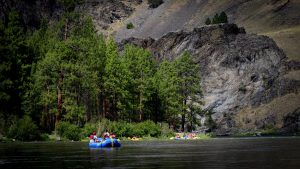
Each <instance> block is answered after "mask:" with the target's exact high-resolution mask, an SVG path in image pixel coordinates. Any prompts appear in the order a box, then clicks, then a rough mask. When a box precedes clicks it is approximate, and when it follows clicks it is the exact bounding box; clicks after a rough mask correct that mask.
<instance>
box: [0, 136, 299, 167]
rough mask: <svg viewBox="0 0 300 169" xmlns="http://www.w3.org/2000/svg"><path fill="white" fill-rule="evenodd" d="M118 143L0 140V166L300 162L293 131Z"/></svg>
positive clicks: (266, 164) (287, 164) (293, 164)
mask: <svg viewBox="0 0 300 169" xmlns="http://www.w3.org/2000/svg"><path fill="white" fill-rule="evenodd" d="M121 143H122V147H121V148H104V149H89V148H88V146H87V143H83V142H70V143H62V142H58V143H53V142H52V143H51V142H50V143H49V142H32V143H1V144H0V168H1V169H10V168H45V169H58V168H70V169H71V168H72V169H76V168H78V169H79V168H88V169H93V168H170V169H176V168H193V169H196V168H197V169H198V168H199V169H205V168H208V169H212V168H217V169H227V168H228V169H233V168H242V169H258V168H263V169H299V168H300V138H297V137H275V138H272V137H269V138H216V139H209V140H195V141H175V140H173V141H137V142H121Z"/></svg>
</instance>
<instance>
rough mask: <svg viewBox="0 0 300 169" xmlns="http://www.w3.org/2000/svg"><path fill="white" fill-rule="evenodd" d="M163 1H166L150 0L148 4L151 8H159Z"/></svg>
mask: <svg viewBox="0 0 300 169" xmlns="http://www.w3.org/2000/svg"><path fill="white" fill-rule="evenodd" d="M162 3H164V1H163V0H148V4H149V7H150V8H157V7H158V6H159V5H161V4H162Z"/></svg>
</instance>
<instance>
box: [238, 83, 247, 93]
mask: <svg viewBox="0 0 300 169" xmlns="http://www.w3.org/2000/svg"><path fill="white" fill-rule="evenodd" d="M239 91H240V92H242V93H246V92H247V88H246V85H244V84H241V86H240V87H239Z"/></svg>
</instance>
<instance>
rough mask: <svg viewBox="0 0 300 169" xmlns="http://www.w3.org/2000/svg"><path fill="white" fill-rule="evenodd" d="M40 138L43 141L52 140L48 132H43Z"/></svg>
mask: <svg viewBox="0 0 300 169" xmlns="http://www.w3.org/2000/svg"><path fill="white" fill-rule="evenodd" d="M40 140H42V141H50V138H49V134H47V133H42V134H41V135H40Z"/></svg>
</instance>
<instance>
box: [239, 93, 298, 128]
mask: <svg viewBox="0 0 300 169" xmlns="http://www.w3.org/2000/svg"><path fill="white" fill-rule="evenodd" d="M299 103H300V94H288V95H285V96H282V97H278V98H276V99H274V100H273V101H271V102H270V103H268V104H263V105H261V106H259V107H257V108H252V107H248V108H245V109H243V110H241V111H240V112H239V113H237V114H236V116H234V117H235V121H236V122H237V125H238V127H240V128H242V129H246V130H254V129H256V125H255V121H263V120H264V119H266V118H267V117H271V116H273V117H274V120H275V122H276V124H275V126H274V128H281V127H282V125H283V118H284V117H285V116H286V115H287V114H288V113H290V112H293V111H294V110H296V109H297V108H299V106H300V105H299Z"/></svg>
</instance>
